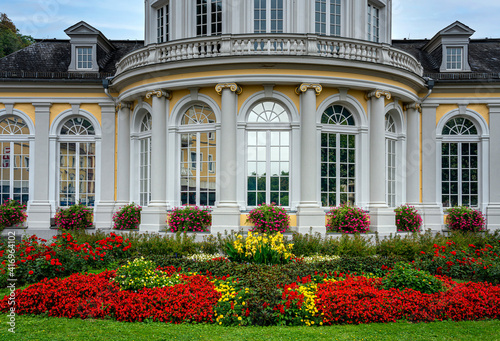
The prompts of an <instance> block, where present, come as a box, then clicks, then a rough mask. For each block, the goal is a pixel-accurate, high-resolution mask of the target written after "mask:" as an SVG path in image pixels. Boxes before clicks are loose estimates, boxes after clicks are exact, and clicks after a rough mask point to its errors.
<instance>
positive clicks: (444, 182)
mask: <svg viewBox="0 0 500 341" xmlns="http://www.w3.org/2000/svg"><path fill="white" fill-rule="evenodd" d="M441 155H442V156H441V186H442V203H443V207H453V206H462V205H465V206H473V207H477V206H478V204H479V179H478V171H479V170H478V144H477V143H475V142H474V143H465V142H449V143H443V145H442V150H441Z"/></svg>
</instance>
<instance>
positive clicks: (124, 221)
mask: <svg viewBox="0 0 500 341" xmlns="http://www.w3.org/2000/svg"><path fill="white" fill-rule="evenodd" d="M141 211H142V207H141V206H139V205H136V204H134V203H131V204H129V205H126V206H123V207H122V208H120V210H119V211H117V212H116V213H115V214H114V215H113V222H114V225H113V228H114V229H116V230H137V229H138V228H139V224H140V223H141Z"/></svg>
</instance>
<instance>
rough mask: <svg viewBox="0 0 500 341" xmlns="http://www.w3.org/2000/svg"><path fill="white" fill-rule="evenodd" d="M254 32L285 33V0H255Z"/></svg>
mask: <svg viewBox="0 0 500 341" xmlns="http://www.w3.org/2000/svg"><path fill="white" fill-rule="evenodd" d="M254 33H283V0H254Z"/></svg>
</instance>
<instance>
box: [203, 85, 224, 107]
mask: <svg viewBox="0 0 500 341" xmlns="http://www.w3.org/2000/svg"><path fill="white" fill-rule="evenodd" d="M198 93H199V94H202V95H205V96H208V97H210V98H211V99H213V100H214V101H215V102H216V103H217V105H218V106H219V108H220V107H221V105H222V97H221V96H220V95H219V94H218V93H217V92H216V91H215V87H210V88H201V89H200V90H198Z"/></svg>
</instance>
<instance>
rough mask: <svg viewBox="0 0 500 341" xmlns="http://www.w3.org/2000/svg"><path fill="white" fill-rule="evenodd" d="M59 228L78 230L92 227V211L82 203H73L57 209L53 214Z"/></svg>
mask: <svg viewBox="0 0 500 341" xmlns="http://www.w3.org/2000/svg"><path fill="white" fill-rule="evenodd" d="M54 220H55V223H56V226H57V228H58V229H59V230H79V229H88V228H91V227H92V221H93V215H92V211H91V210H90V209H89V208H88V207H87V206H85V205H83V204H75V205H72V206H70V207H68V208H64V209H59V210H58V212H57V213H56V215H55V216H54Z"/></svg>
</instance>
